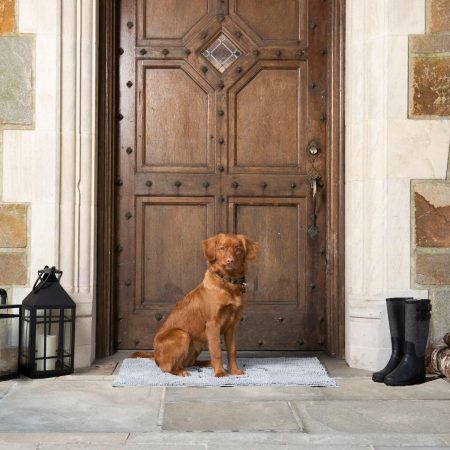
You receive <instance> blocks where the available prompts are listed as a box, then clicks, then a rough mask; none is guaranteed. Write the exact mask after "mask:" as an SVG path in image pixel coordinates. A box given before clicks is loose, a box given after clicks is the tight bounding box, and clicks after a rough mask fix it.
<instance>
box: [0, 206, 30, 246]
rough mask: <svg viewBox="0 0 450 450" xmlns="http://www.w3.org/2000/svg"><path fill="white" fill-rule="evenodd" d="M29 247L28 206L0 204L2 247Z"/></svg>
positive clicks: (0, 238)
mask: <svg viewBox="0 0 450 450" xmlns="http://www.w3.org/2000/svg"><path fill="white" fill-rule="evenodd" d="M26 246H27V207H26V205H15V204H3V205H1V204H0V247H3V248H24V247H26Z"/></svg>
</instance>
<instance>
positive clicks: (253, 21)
mask: <svg viewBox="0 0 450 450" xmlns="http://www.w3.org/2000/svg"><path fill="white" fill-rule="evenodd" d="M307 4H308V3H307V0H276V1H273V0H230V17H232V18H233V20H235V21H236V23H237V24H239V25H240V26H241V27H242V28H243V29H245V30H246V31H247V32H248V33H249V34H250V35H251V36H252V38H253V39H254V40H255V41H256V42H257V43H258V45H260V46H270V45H282V46H289V45H292V46H293V45H295V46H298V45H300V46H305V45H306V42H305V41H306V26H307V20H308V17H307V15H308V8H307Z"/></svg>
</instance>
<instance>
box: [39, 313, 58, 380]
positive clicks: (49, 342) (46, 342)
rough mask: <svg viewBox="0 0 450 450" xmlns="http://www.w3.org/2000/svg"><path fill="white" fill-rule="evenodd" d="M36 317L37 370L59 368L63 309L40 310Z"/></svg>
mask: <svg viewBox="0 0 450 450" xmlns="http://www.w3.org/2000/svg"><path fill="white" fill-rule="evenodd" d="M36 319H37V320H36V349H35V352H36V370H39V371H42V370H55V369H57V368H58V367H57V358H58V349H59V348H61V345H60V344H61V343H60V342H59V341H60V339H61V336H60V333H59V330H60V323H61V321H62V319H63V310H61V309H43V310H38V312H37V316H36Z"/></svg>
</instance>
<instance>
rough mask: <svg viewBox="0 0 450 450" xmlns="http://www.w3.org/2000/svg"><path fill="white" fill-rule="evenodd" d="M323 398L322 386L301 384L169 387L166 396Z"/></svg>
mask: <svg viewBox="0 0 450 450" xmlns="http://www.w3.org/2000/svg"><path fill="white" fill-rule="evenodd" d="M330 389H331V388H330ZM333 389H334V388H333ZM323 399H325V395H324V393H323V392H322V391H321V389H320V388H317V387H300V386H289V387H269V386H246V387H242V386H235V387H209V388H186V387H168V388H167V389H166V397H165V400H166V402H168V403H170V402H195V403H199V402H201V403H205V402H207V403H209V402H243V401H245V402H251V401H277V400H278V401H289V400H323Z"/></svg>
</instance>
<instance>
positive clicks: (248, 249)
mask: <svg viewBox="0 0 450 450" xmlns="http://www.w3.org/2000/svg"><path fill="white" fill-rule="evenodd" d="M239 237H240V238H241V241H242V245H243V246H244V249H245V259H246V260H247V261H253V260H254V259H255V258H256V255H257V254H258V250H259V245H258V244H257V243H256V242H255V241H252V240H251V239H249V238H247V237H245V236H244V235H243V234H240V235H239Z"/></svg>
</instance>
